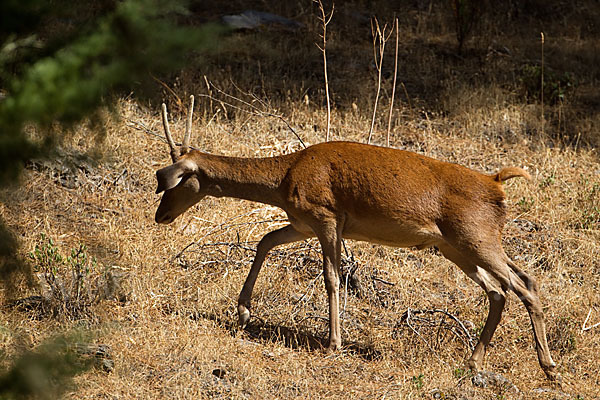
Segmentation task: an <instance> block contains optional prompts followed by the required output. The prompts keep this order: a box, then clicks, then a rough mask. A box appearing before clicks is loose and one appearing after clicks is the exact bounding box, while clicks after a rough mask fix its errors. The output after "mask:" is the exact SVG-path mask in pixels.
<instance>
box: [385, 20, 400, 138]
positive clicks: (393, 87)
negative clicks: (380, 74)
mask: <svg viewBox="0 0 600 400" xmlns="http://www.w3.org/2000/svg"><path fill="white" fill-rule="evenodd" d="M394 22H395V24H396V53H395V54H396V55H395V59H394V82H393V83H392V99H391V101H390V115H389V118H388V128H387V134H386V136H385V145H386V146H387V147H390V130H391V129H392V113H393V110H394V96H395V95H396V78H397V77H398V18H397V17H396V20H395V21H394Z"/></svg>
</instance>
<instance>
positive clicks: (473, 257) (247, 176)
mask: <svg viewBox="0 0 600 400" xmlns="http://www.w3.org/2000/svg"><path fill="white" fill-rule="evenodd" d="M162 107H163V109H162V111H163V113H162V119H163V125H164V130H165V134H166V136H167V141H168V143H169V146H170V148H171V157H172V159H173V164H172V165H170V166H168V167H165V168H162V169H160V170H158V171H157V172H156V177H157V180H158V188H157V190H156V193H161V192H164V194H163V196H162V199H161V202H160V205H159V206H158V209H157V210H156V217H155V219H156V222H158V223H162V224H168V223H171V222H173V220H175V218H177V217H178V216H179V215H181V214H182V213H183V212H185V211H186V210H187V209H188V208H190V207H191V206H193V205H194V204H196V203H198V202H199V201H200V200H202V199H203V198H204V197H205V196H215V197H223V196H227V197H234V198H238V199H246V200H251V201H256V202H260V203H265V204H270V205H273V206H277V207H279V208H281V209H283V211H285V212H286V214H287V216H288V219H289V222H290V223H289V225H287V226H285V227H283V228H281V229H277V230H275V231H273V232H270V233H267V234H266V235H265V236H264V237H263V238H262V239H261V241H260V242H259V244H258V248H257V251H256V257H255V259H254V262H253V263H252V267H251V268H250V272H249V274H248V277H247V278H246V282H245V283H244V286H243V288H242V291H241V293H240V296H239V300H238V315H239V323H240V325H242V326H244V325H245V324H246V323H247V322H248V320H249V318H250V298H251V296H252V290H253V288H254V283H255V282H256V278H257V276H258V273H259V271H260V269H261V266H262V264H263V261H264V260H265V257H266V255H267V253H268V252H269V251H270V250H271V249H272V248H273V247H275V246H278V245H281V244H284V243H291V242H295V241H299V240H303V239H306V238H310V237H317V238H318V240H319V242H320V244H321V249H322V252H323V276H324V278H325V288H326V290H327V296H328V300H329V347H328V348H329V349H330V350H335V349H338V348H340V346H341V344H342V339H341V335H340V320H339V287H340V257H341V243H342V238H348V239H353V240H361V241H368V242H372V243H379V244H383V245H387V246H396V247H416V248H418V249H424V248H427V247H431V246H435V247H437V248H438V249H439V251H440V252H441V253H442V254H443V255H444V257H446V258H447V259H449V260H450V261H452V262H453V263H455V264H456V265H457V266H458V267H459V268H460V269H461V270H463V271H464V272H465V273H466V274H467V276H469V277H470V278H471V279H473V280H474V281H475V282H476V283H477V284H478V285H479V286H481V287H482V288H483V290H485V292H486V293H487V296H488V299H489V302H490V308H489V314H488V317H487V320H486V323H485V326H484V327H483V331H482V332H481V336H480V338H479V342H478V343H477V346H476V347H475V350H474V352H473V354H472V355H471V357H470V359H469V360H468V363H467V365H468V366H469V367H471V368H472V369H474V370H477V369H480V368H481V367H482V363H483V357H484V353H485V351H486V348H487V346H488V345H489V343H490V340H491V339H492V335H493V334H494V331H495V330H496V327H497V326H498V323H499V322H500V317H501V315H502V310H503V309H504V304H505V301H506V296H507V294H508V292H509V291H513V292H514V293H515V294H516V295H517V296H518V297H519V299H521V301H522V302H523V304H524V305H525V307H526V308H527V311H528V312H529V316H530V318H531V325H532V328H533V336H534V339H535V344H536V349H537V355H538V360H539V364H540V366H541V367H542V369H543V370H544V372H545V373H546V375H547V377H548V378H549V379H552V380H554V379H556V378H557V377H558V373H557V371H556V365H555V363H554V362H553V361H552V357H551V356H550V351H549V349H548V343H547V340H546V327H545V324H544V317H543V312H542V304H541V302H540V299H539V297H538V285H537V283H536V281H535V280H534V279H533V278H532V277H531V276H530V275H529V274H527V273H526V272H525V271H524V270H522V269H521V268H520V267H518V266H517V265H516V264H515V263H514V262H513V261H511V260H510V258H509V257H508V256H507V255H506V253H505V252H504V249H503V248H502V243H501V235H502V229H503V226H504V222H505V215H506V211H505V208H506V206H505V194H504V190H503V189H502V182H503V181H505V180H507V179H511V178H514V177H524V178H527V179H531V178H530V176H529V174H528V173H527V172H526V171H524V170H522V169H520V168H516V167H509V168H504V169H502V170H500V172H498V173H496V174H492V175H485V174H482V173H479V172H476V171H473V170H471V169H469V168H466V167H463V166H460V165H457V164H451V163H448V162H443V161H438V160H435V159H432V158H429V157H425V156H422V155H419V154H416V153H412V152H409V151H403V150H397V149H392V148H386V147H378V146H371V145H365V144H359V143H351V142H327V143H321V144H317V145H314V146H310V147H308V148H306V149H304V150H300V151H298V152H296V153H292V154H287V155H280V156H276V157H268V158H237V157H224V156H218V155H212V154H207V153H203V152H200V151H197V150H191V151H190V149H189V143H190V133H191V121H192V110H193V96H192V105H191V107H190V110H189V114H188V121H187V129H186V133H185V137H184V140H183V144H182V146H181V147H180V148H177V147H176V146H175V143H174V141H173V139H172V136H171V133H170V130H169V124H168V120H167V111H166V106H165V105H164V104H163V106H162Z"/></svg>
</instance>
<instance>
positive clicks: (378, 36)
mask: <svg viewBox="0 0 600 400" xmlns="http://www.w3.org/2000/svg"><path fill="white" fill-rule="evenodd" d="M386 30H387V24H385V25H383V29H382V28H381V27H380V26H379V21H377V18H373V19H372V20H371V34H372V35H373V57H374V59H375V68H377V92H376V94H375V102H374V104H373V116H372V118H371V128H370V129H369V138H368V139H367V143H368V144H371V138H372V136H373V128H374V127H375V116H376V115H377V103H378V102H379V93H380V92H381V67H382V64H383V53H384V52H385V44H386V42H387V41H388V39H389V38H390V36H391V30H390V33H389V34H388V35H387V36H386Z"/></svg>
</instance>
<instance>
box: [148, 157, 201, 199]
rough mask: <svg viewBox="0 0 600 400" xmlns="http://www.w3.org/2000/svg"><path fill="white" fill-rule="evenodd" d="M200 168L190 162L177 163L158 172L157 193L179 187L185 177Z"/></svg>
mask: <svg viewBox="0 0 600 400" xmlns="http://www.w3.org/2000/svg"><path fill="white" fill-rule="evenodd" d="M197 169H198V166H197V165H196V164H195V163H194V162H193V161H190V160H181V161H177V162H176V163H175V164H173V165H169V166H168V167H165V168H162V169H159V170H158V171H156V181H157V183H158V186H157V187H156V193H160V192H163V191H165V190H169V189H172V188H174V187H175V186H177V185H179V182H181V180H182V179H183V177H184V176H186V175H188V174H191V173H194V172H196V170H197Z"/></svg>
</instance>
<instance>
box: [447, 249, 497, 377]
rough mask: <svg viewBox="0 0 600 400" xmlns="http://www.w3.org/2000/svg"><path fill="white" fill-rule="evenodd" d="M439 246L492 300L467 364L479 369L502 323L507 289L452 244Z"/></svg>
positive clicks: (476, 369)
mask: <svg viewBox="0 0 600 400" xmlns="http://www.w3.org/2000/svg"><path fill="white" fill-rule="evenodd" d="M438 248H439V249H440V251H441V252H442V254H443V255H444V257H446V258H447V259H449V260H450V261H452V262H453V263H454V264H456V265H457V266H458V267H459V268H460V269H461V270H462V271H463V272H464V273H465V274H467V276H468V277H469V278H471V279H472V280H474V281H475V282H476V283H477V284H478V285H479V286H481V287H482V288H483V290H484V291H485V293H486V294H487V296H488V299H489V302H490V309H489V312H488V316H487V319H486V321H485V325H484V327H483V331H482V332H481V336H480V337H479V341H478V342H477V345H476V346H475V350H474V351H473V354H472V355H471V357H470V358H469V360H468V361H467V366H468V367H469V368H471V369H473V370H475V371H478V370H480V369H481V368H482V365H483V357H484V355H485V352H486V350H487V347H488V345H489V344H490V341H491V340H492V336H493V335H494V332H495V331H496V328H497V327H498V324H499V323H500V319H501V318H502V311H503V310H504V305H505V303H506V291H505V290H504V289H503V288H502V285H501V284H500V282H498V281H497V280H496V279H495V278H494V277H493V276H491V275H490V274H488V273H487V272H486V271H485V270H483V269H481V268H479V267H478V266H477V265H476V264H474V263H473V262H472V261H471V260H469V259H468V258H466V257H465V256H463V255H462V254H461V253H460V252H458V251H457V250H456V249H455V248H453V247H452V246H450V245H448V244H443V245H439V246H438Z"/></svg>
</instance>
